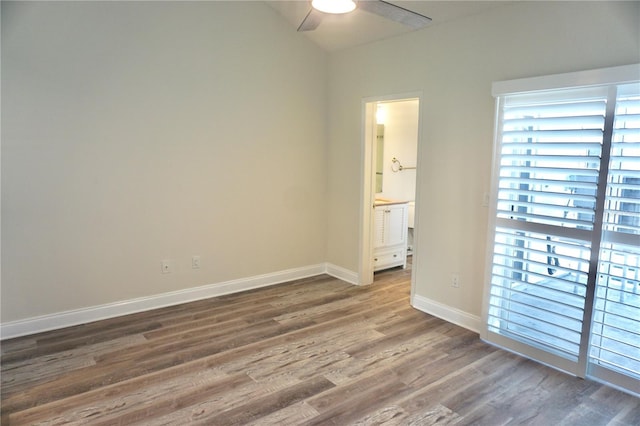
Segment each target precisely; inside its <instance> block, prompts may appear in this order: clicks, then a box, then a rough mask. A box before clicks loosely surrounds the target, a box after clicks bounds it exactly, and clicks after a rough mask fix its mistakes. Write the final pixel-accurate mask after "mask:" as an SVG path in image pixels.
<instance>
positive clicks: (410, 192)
mask: <svg viewBox="0 0 640 426" xmlns="http://www.w3.org/2000/svg"><path fill="white" fill-rule="evenodd" d="M379 105H381V107H382V108H384V109H385V111H386V120H385V124H384V161H383V170H384V171H383V180H382V192H381V193H380V194H378V195H379V196H381V197H384V198H391V199H395V200H406V201H411V200H415V197H416V172H417V170H416V169H405V170H401V171H400V170H399V171H396V172H394V171H393V170H394V169H395V170H397V165H392V159H393V158H394V157H395V158H397V159H398V160H399V161H400V163H401V164H402V165H403V166H404V167H416V164H417V161H418V155H417V152H418V121H419V120H418V118H419V117H418V114H419V111H418V109H419V106H418V100H417V99H413V100H408V101H399V102H384V103H380V104H379ZM392 166H393V169H392Z"/></svg>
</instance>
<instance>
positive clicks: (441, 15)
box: [265, 0, 511, 52]
mask: <svg viewBox="0 0 640 426" xmlns="http://www.w3.org/2000/svg"><path fill="white" fill-rule="evenodd" d="M388 2H389V3H393V4H395V5H397V6H401V7H404V8H405V9H409V10H412V11H414V12H418V13H420V14H422V15H425V16H428V17H429V18H431V19H432V20H433V21H432V22H431V24H429V26H432V25H438V24H440V23H442V22H446V21H451V20H454V19H459V18H462V17H465V16H470V15H475V14H478V13H481V12H483V11H485V10H487V9H491V8H494V7H500V6H503V5H506V4H509V3H511V2H509V1H458V0H448V1H431V0H423V1H404V0H400V1H398V0H388ZM265 3H267V4H268V5H269V6H271V7H272V8H273V9H275V10H276V11H278V13H280V14H281V15H282V16H283V17H284V18H285V19H286V20H287V21H288V22H289V23H290V24H291V28H292V30H293V31H296V30H297V28H298V26H299V25H300V23H301V22H302V20H303V19H304V17H305V16H306V15H307V13H308V12H309V10H310V8H311V1H310V0H265ZM429 26H427V27H425V29H423V31H425V30H428V28H429ZM410 31H414V30H413V29H411V28H410V27H406V26H404V25H402V24H399V23H396V22H393V21H390V20H388V19H384V18H382V17H380V16H377V15H374V14H371V13H368V12H365V11H363V10H358V9H357V8H356V10H355V11H353V12H351V13H348V14H346V15H326V16H325V17H324V18H323V20H322V22H321V23H320V26H319V27H318V28H316V29H315V30H314V31H307V32H303V33H301V34H304V36H306V37H308V38H309V39H310V40H312V41H313V42H314V43H316V44H317V45H318V46H320V47H321V48H323V49H324V50H326V51H329V52H331V51H336V50H340V49H345V48H348V47H353V46H358V45H361V44H366V43H371V42H373V41H376V40H382V39H385V38H389V37H394V36H397V35H400V34H404V33H408V32H410Z"/></svg>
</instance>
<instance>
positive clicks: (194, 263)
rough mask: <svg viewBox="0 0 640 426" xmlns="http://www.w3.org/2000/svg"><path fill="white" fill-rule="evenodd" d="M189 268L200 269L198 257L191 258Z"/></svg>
mask: <svg viewBox="0 0 640 426" xmlns="http://www.w3.org/2000/svg"><path fill="white" fill-rule="evenodd" d="M191 268H192V269H200V256H191Z"/></svg>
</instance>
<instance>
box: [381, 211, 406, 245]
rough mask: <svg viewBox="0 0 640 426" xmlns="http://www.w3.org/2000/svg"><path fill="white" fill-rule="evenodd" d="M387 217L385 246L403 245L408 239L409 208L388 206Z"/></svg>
mask: <svg viewBox="0 0 640 426" xmlns="http://www.w3.org/2000/svg"><path fill="white" fill-rule="evenodd" d="M385 216H386V217H385V219H386V220H385V222H386V223H385V231H386V232H385V234H386V235H385V237H384V243H385V245H388V246H392V245H396V244H403V243H404V242H405V241H406V239H407V206H406V205H404V204H400V205H395V206H388V207H387V209H386V213H385Z"/></svg>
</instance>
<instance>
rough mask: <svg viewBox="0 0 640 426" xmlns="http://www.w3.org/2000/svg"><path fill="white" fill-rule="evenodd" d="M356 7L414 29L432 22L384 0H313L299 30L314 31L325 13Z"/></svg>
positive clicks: (344, 10) (337, 12) (349, 9)
mask: <svg viewBox="0 0 640 426" xmlns="http://www.w3.org/2000/svg"><path fill="white" fill-rule="evenodd" d="M356 8H358V9H362V10H365V11H367V12H370V13H373V14H376V15H379V16H382V17H383V18H387V19H390V20H392V21H395V22H399V23H401V24H404V25H407V26H409V27H411V28H413V29H420V28H422V27H424V26H426V25H428V24H429V23H430V22H431V18H429V17H427V16H424V15H421V14H419V13H417V12H413V11H411V10H409V9H405V8H404V7H400V6H396V5H394V4H391V3H389V2H386V1H384V0H359V1H357V3H356V1H354V0H313V1H312V2H311V10H310V11H309V13H307V16H306V17H305V18H304V19H303V20H302V23H301V24H300V26H299V27H298V31H313V30H315V29H316V28H318V25H320V22H321V21H322V18H323V17H324V16H325V15H327V14H343V13H349V12H351V11H353V10H354V9H356Z"/></svg>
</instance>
